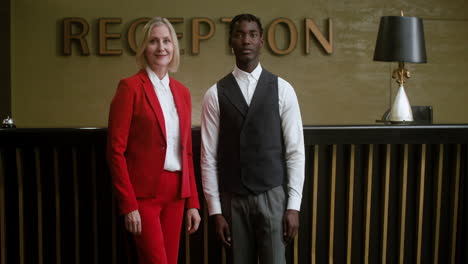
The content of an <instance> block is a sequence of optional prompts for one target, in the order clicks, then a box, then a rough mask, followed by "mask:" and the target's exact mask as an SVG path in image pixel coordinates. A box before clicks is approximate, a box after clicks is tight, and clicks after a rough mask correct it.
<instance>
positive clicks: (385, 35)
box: [374, 12, 427, 122]
mask: <svg viewBox="0 0 468 264" xmlns="http://www.w3.org/2000/svg"><path fill="white" fill-rule="evenodd" d="M374 61H386V62H398V68H397V69H395V70H394V71H393V74H392V78H394V79H396V82H397V83H398V84H399V89H398V92H397V95H396V96H395V100H394V101H393V104H392V108H391V109H390V113H389V115H388V117H387V118H388V119H387V120H386V121H390V122H412V121H414V120H413V113H412V111H411V105H410V103H409V100H408V97H407V96H406V93H405V88H404V83H405V82H406V79H407V78H409V77H410V73H409V71H408V70H407V69H405V62H409V63H426V62H427V58H426V46H425V43H424V28H423V22H422V19H421V18H418V17H406V16H403V12H402V13H401V16H384V17H382V18H381V19H380V25H379V34H378V36H377V42H376V44H375V51H374Z"/></svg>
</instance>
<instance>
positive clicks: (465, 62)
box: [11, 0, 468, 127]
mask: <svg viewBox="0 0 468 264" xmlns="http://www.w3.org/2000/svg"><path fill="white" fill-rule="evenodd" d="M400 9H403V10H404V11H405V14H406V15H409V16H419V17H422V18H423V19H424V26H425V33H426V46H427V55H428V63H427V64H412V65H408V68H409V70H410V71H411V73H412V78H411V79H410V81H409V82H408V84H407V85H406V89H407V94H408V97H409V99H410V101H411V104H412V105H432V106H433V108H434V119H435V120H434V121H435V122H436V123H467V122H468V115H466V114H465V113H468V104H467V103H466V102H467V99H468V86H467V85H466V83H468V12H467V10H468V3H467V1H463V0H451V1H443V0H413V1H397V0H393V1H381V0H379V1H376V0H360V1H357V0H355V1H352V0H342V1H325V0H300V1H294V0H290V1H267V0H257V1H251V0H249V1H245V0H238V1H220V0H209V1H192V0H186V1H180V0H174V1H157V0H151V1H148V0H137V1H128V0H127V1H122V0H100V1H93V0H81V1H76V0H74V1H71V0H47V1H45V0H37V1H29V0H14V1H13V0H12V1H11V49H12V51H11V72H12V73H11V74H12V78H11V83H12V84H11V85H12V89H11V93H12V112H13V117H14V118H15V121H16V123H17V125H18V126H20V127H87V126H98V127H105V126H106V123H107V114H108V107H109V103H110V101H111V98H112V96H113V93H114V91H115V89H116V85H117V83H118V80H119V79H120V78H123V77H126V76H130V75H132V74H133V73H135V72H136V70H137V69H136V66H135V63H134V57H133V55H132V54H131V53H130V52H129V50H128V48H126V46H125V45H124V44H125V39H124V38H123V39H122V40H113V41H111V44H110V45H109V47H110V48H123V50H124V52H123V55H122V56H107V57H103V56H98V55H96V53H97V49H96V48H97V37H96V36H97V19H99V18H111V17H114V18H122V20H123V22H122V24H121V25H114V26H111V27H109V31H110V32H121V33H123V34H124V35H125V32H126V30H127V28H128V26H129V23H130V22H131V21H133V20H134V19H136V18H140V17H151V16H155V15H160V16H166V17H182V18H184V19H185V23H184V24H179V25H176V30H177V31H178V32H182V33H183V34H184V37H183V39H182V40H181V47H182V48H185V49H186V51H187V52H186V54H185V55H183V56H182V65H181V68H180V71H179V72H178V73H176V74H174V77H175V78H176V79H178V80H180V81H182V82H183V83H184V84H185V85H186V86H188V87H189V89H190V90H191V93H192V100H193V123H194V125H198V124H199V123H200V108H201V102H202V98H203V94H204V93H205V91H206V89H207V88H208V87H210V86H211V85H212V84H214V83H215V82H216V81H217V80H218V79H219V78H220V77H221V76H223V75H224V74H226V73H228V72H230V71H231V69H232V67H233V63H234V57H233V56H232V55H230V54H229V48H228V46H227V32H226V31H227V26H226V25H225V24H223V23H221V22H220V20H219V19H220V18H221V17H232V16H234V15H236V14H238V13H243V12H250V13H253V14H256V15H258V16H259V17H260V18H261V19H262V21H263V23H264V26H265V27H266V28H267V27H268V26H269V24H270V23H271V21H272V20H273V19H275V18H279V17H286V18H289V19H291V20H293V21H294V23H295V25H296V27H297V28H298V32H299V40H298V45H297V47H296V49H295V50H294V51H293V52H292V53H291V54H289V55H285V56H277V55H273V54H272V52H271V51H270V49H269V47H268V45H266V46H265V48H264V50H263V53H262V59H261V61H262V65H263V66H264V67H266V68H268V69H269V70H270V71H272V72H274V73H276V74H278V75H280V76H282V77H283V78H284V79H286V80H288V81H289V82H290V83H291V84H292V85H293V86H294V87H295V90H296V93H297V95H298V98H299V102H300V105H301V110H302V115H303V121H304V124H305V125H313V124H374V121H375V120H376V119H379V118H380V116H381V115H382V113H383V112H384V111H385V110H386V109H387V108H388V107H389V104H390V100H391V99H390V98H391V97H393V95H394V93H395V90H396V83H394V81H392V80H391V79H390V73H391V70H392V68H394V67H395V64H390V63H383V62H374V61H373V60H372V57H373V51H374V45H375V39H376V36H377V30H378V24H379V20H380V17H381V16H384V15H398V14H399V10H400ZM65 17H82V18H84V19H86V20H87V21H88V22H89V24H90V34H89V35H88V43H89V45H90V49H91V55H90V56H80V55H78V52H76V50H74V54H72V55H71V56H63V55H61V48H62V44H61V39H62V35H61V21H62V19H63V18H65ZM195 17H208V18H211V19H213V20H214V21H215V23H216V33H215V35H214V37H213V38H212V39H210V40H208V41H204V42H202V43H201V53H200V54H199V55H197V56H193V55H191V54H190V52H188V51H189V49H190V40H191V39H190V34H191V29H190V22H191V19H192V18H195ZM329 17H330V18H332V19H333V22H334V26H333V30H334V53H333V54H332V55H325V54H324V52H323V51H322V49H321V48H320V47H319V45H318V44H317V43H316V42H315V41H312V42H311V54H309V55H305V53H304V41H305V40H304V26H303V21H304V19H305V18H311V19H313V20H314V21H315V22H316V23H317V24H318V26H319V27H320V29H321V30H322V31H323V30H324V29H325V26H326V19H327V18H329ZM278 32H279V33H281V32H283V31H282V30H279V31H278ZM280 35H281V34H280ZM391 94H392V95H391Z"/></svg>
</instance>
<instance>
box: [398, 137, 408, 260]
mask: <svg viewBox="0 0 468 264" xmlns="http://www.w3.org/2000/svg"><path fill="white" fill-rule="evenodd" d="M407 185H408V144H405V147H404V154H403V183H402V187H401V189H402V193H401V214H400V216H401V218H400V254H399V255H400V261H399V263H400V264H403V263H404V260H405V232H406V196H407V192H408V186H407Z"/></svg>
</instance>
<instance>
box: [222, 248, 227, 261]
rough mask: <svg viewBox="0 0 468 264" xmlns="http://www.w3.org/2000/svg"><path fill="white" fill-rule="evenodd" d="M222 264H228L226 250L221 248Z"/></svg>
mask: <svg viewBox="0 0 468 264" xmlns="http://www.w3.org/2000/svg"><path fill="white" fill-rule="evenodd" d="M221 264H226V248H225V247H222V248H221Z"/></svg>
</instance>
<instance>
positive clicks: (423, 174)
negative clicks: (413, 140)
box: [416, 144, 426, 264]
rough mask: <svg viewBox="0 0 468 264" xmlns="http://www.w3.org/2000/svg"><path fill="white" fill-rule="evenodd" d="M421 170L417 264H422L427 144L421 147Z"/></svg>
mask: <svg viewBox="0 0 468 264" xmlns="http://www.w3.org/2000/svg"><path fill="white" fill-rule="evenodd" d="M420 166H421V170H420V172H421V173H420V176H419V177H420V178H419V200H418V241H417V246H416V263H417V264H420V263H421V250H422V232H423V224H424V190H425V188H426V186H425V178H426V144H422V145H421V164H420Z"/></svg>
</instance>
